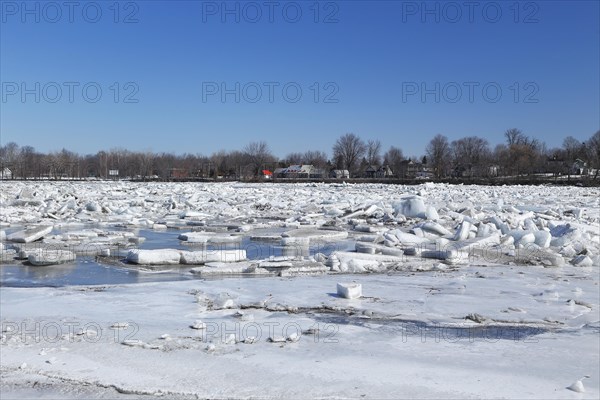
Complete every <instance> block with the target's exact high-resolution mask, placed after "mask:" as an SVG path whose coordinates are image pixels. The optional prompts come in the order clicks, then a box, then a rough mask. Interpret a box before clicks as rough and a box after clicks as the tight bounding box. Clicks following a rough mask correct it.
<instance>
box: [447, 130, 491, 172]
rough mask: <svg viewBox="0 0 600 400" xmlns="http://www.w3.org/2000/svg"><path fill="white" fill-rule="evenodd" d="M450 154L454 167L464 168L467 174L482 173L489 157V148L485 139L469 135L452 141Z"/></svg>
mask: <svg viewBox="0 0 600 400" xmlns="http://www.w3.org/2000/svg"><path fill="white" fill-rule="evenodd" d="M451 150H452V155H453V157H454V165H455V167H458V168H462V169H464V170H465V171H466V172H467V173H468V174H469V176H473V175H475V174H476V173H478V174H479V175H483V174H484V172H485V169H486V168H485V165H484V164H485V163H486V162H487V161H488V160H489V158H490V154H491V151H490V148H489V143H488V141H487V140H485V139H482V138H479V137H477V136H469V137H465V138H462V139H458V140H455V141H453V142H452V145H451Z"/></svg>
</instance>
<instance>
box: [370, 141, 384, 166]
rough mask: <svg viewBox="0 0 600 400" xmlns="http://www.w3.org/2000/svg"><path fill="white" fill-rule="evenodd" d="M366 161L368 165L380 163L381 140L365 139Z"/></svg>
mask: <svg viewBox="0 0 600 400" xmlns="http://www.w3.org/2000/svg"><path fill="white" fill-rule="evenodd" d="M367 162H368V163H369V165H375V166H378V165H380V164H381V142H380V141H379V140H372V139H370V140H368V141H367Z"/></svg>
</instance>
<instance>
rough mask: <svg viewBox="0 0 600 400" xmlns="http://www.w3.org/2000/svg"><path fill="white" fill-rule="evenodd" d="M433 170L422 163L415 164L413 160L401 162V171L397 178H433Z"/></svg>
mask: <svg viewBox="0 0 600 400" xmlns="http://www.w3.org/2000/svg"><path fill="white" fill-rule="evenodd" d="M432 175H433V174H432V173H431V170H430V169H429V168H427V166H426V165H425V164H423V163H420V162H414V161H412V160H411V159H408V160H403V161H401V162H400V171H399V172H398V174H397V176H398V177H399V178H410V179H412V178H417V177H419V178H428V177H430V176H432Z"/></svg>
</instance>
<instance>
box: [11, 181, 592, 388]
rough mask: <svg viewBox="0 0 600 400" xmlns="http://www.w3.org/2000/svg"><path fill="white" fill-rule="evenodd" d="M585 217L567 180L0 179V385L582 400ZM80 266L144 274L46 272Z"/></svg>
mask: <svg viewBox="0 0 600 400" xmlns="http://www.w3.org/2000/svg"><path fill="white" fill-rule="evenodd" d="M599 224H600V190H598V189H594V188H583V187H546V186H538V187H527V186H498V187H486V186H463V185H460V186H451V185H445V184H424V185H419V186H401V185H398V186H395V185H375V184H374V185H368V184H360V185H348V184H343V185H335V184H331V185H326V184H312V183H311V184H278V183H269V184H268V185H264V184H241V183H219V184H199V183H194V184H191V183H186V184H183V183H157V182H152V183H143V184H142V183H139V184H138V183H131V182H110V183H104V182H94V183H77V182H64V183H63V182H51V183H50V182H12V181H10V182H6V183H3V190H2V191H1V192H0V227H1V228H2V230H1V232H2V233H0V239H1V246H0V252H1V256H2V258H1V259H2V266H0V268H1V270H0V271H2V281H1V283H2V285H1V286H0V306H1V310H2V314H1V322H2V332H1V340H0V360H1V363H0V374H1V377H2V379H1V381H0V389H1V390H2V397H3V398H4V397H7V398H31V397H44V396H45V397H49V398H52V397H61V398H63V397H73V398H78V397H79V398H81V397H85V398H131V397H132V396H133V397H135V396H138V397H139V396H144V395H147V396H148V397H149V398H153V397H163V398H186V399H187V398H291V399H296V398H540V399H542V398H565V399H570V398H582V399H586V398H592V399H595V398H598V397H599V396H600V390H599V387H600V382H599V378H598V377H599V376H600V366H599V364H598V354H599V353H600V344H599V342H598V334H599V332H600V312H599V310H600V293H599V291H598V287H599V284H600V276H599V274H598V271H599V270H598V267H599V264H600V225H599ZM261 246H262V247H261ZM267 250H268V251H267ZM51 256H52V257H54V258H52V257H51ZM97 256H99V257H97ZM17 257H20V258H26V259H15V258H17ZM27 259H28V260H27ZM73 259H74V262H71V261H73ZM53 260H54V261H53ZM56 260H60V261H63V260H64V261H68V262H69V264H67V265H62V266H61V265H48V264H50V263H53V262H55V261H56ZM35 263H38V264H45V266H44V267H40V268H38V267H32V266H31V265H33V264H35ZM90 265H94V266H98V265H101V266H102V268H104V269H103V271H104V272H103V273H102V274H105V273H106V274H107V275H109V274H129V273H130V271H135V272H136V273H137V274H140V275H135V276H136V277H135V278H133V279H132V280H128V281H127V282H137V283H131V284H121V283H115V282H111V281H110V280H109V281H106V282H105V281H102V282H97V284H95V285H86V286H79V285H73V284H69V281H65V282H66V284H67V286H58V287H50V286H49V285H46V287H43V286H44V283H45V282H49V281H48V280H49V279H51V277H52V274H61V273H64V272H65V271H71V270H73V269H75V270H81V271H85V268H86V267H87V266H90ZM163 267H165V268H163ZM15 270H16V271H17V272H18V273H21V274H23V275H24V276H26V275H27V274H31V276H33V277H34V278H35V279H34V278H31V277H29V278H27V279H29V281H28V280H24V282H30V285H29V286H38V287H25V288H17V287H10V286H11V282H13V281H12V280H11V276H12V275H11V274H14V273H16V272H15ZM165 270H166V271H167V272H165ZM169 270H176V271H179V272H178V274H179V275H177V276H178V277H179V279H183V280H179V281H169V279H164V277H165V276H172V275H168V274H169V273H172V272H168V271H169ZM150 271H152V273H150ZM157 271H158V272H157ZM102 274H100V275H99V278H100V279H102ZM138 276H139V277H140V278H138ZM141 277H146V278H143V279H142V278H141ZM161 277H163V278H161ZM137 279H139V280H138V281H136V280H137ZM117 282H122V281H117ZM62 284H65V283H62ZM26 286H27V285H26ZM40 286H42V287H40ZM334 287H335V290H334ZM363 287H364V288H365V293H363V292H362V288H363ZM57 327H58V328H59V332H56V328H57ZM588 376H589V378H588ZM582 377H583V378H582ZM584 379H585V380H584ZM31 382H38V384H36V385H35V387H32V384H31ZM584 383H585V387H584Z"/></svg>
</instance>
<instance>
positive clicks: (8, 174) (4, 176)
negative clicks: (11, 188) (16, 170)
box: [0, 168, 12, 179]
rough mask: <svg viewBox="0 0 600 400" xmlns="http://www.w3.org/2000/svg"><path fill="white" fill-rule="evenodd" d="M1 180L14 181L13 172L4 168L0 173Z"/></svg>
mask: <svg viewBox="0 0 600 400" xmlns="http://www.w3.org/2000/svg"><path fill="white" fill-rule="evenodd" d="M0 179H12V171H11V170H10V169H8V168H2V170H1V171H0Z"/></svg>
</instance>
